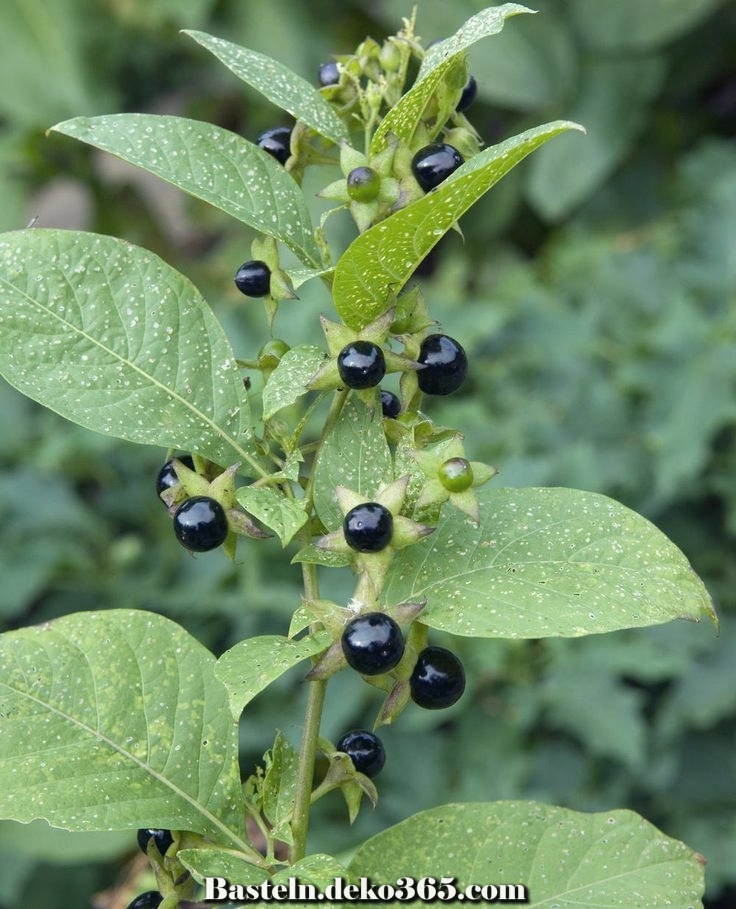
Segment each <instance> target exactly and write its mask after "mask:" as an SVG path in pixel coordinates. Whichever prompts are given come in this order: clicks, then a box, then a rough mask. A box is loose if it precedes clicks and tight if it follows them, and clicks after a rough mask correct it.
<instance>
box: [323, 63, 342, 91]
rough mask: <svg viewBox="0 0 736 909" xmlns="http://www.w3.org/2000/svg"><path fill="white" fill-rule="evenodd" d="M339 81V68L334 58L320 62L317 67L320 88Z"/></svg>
mask: <svg viewBox="0 0 736 909" xmlns="http://www.w3.org/2000/svg"><path fill="white" fill-rule="evenodd" d="M339 81H340V70H339V69H338V66H337V63H335V61H334V60H328V61H327V63H322V64H321V66H320V68H319V84H320V85H321V86H322V88H326V87H327V86H328V85H337V83H338V82H339Z"/></svg>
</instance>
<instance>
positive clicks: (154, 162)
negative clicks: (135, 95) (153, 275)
mask: <svg viewBox="0 0 736 909" xmlns="http://www.w3.org/2000/svg"><path fill="white" fill-rule="evenodd" d="M52 129H53V131H55V132H57V133H63V134H64V135H66V136H71V137H72V138H74V139H79V140H80V141H81V142H86V143H87V144H88V145H93V146H94V147H95V148H99V149H102V151H106V152H110V154H113V155H116V156H117V157H118V158H122V160H123V161H127V162H128V163H129V164H134V165H135V166H136V167H140V168H142V169H143V170H147V171H148V172H149V173H152V174H155V175H156V176H157V177H160V178H161V179H162V180H166V182H167V183H172V184H173V185H174V186H178V187H179V189H181V190H183V191H184V192H186V193H189V195H191V196H194V197H195V198H197V199H203V200H204V201H205V202H208V203H209V204H210V205H214V206H215V207H216V208H219V209H220V210H221V211H224V212H226V213H227V214H228V215H231V216H232V217H233V218H237V219H238V221H242V222H243V223H244V224H249V225H250V226H251V227H254V228H255V229H256V230H258V231H260V232H261V233H264V234H266V235H267V236H269V237H274V238H275V239H276V240H281V242H282V243H284V244H285V245H286V246H288V247H289V248H290V249H291V250H292V251H293V252H294V253H295V254H296V255H297V256H298V257H299V259H300V260H301V261H302V262H303V263H304V264H305V265H307V266H309V267H317V268H319V267H320V266H321V261H322V260H321V255H320V251H319V248H318V246H317V243H316V241H315V239H314V233H313V227H312V220H311V217H310V214H309V210H308V208H307V205H306V202H305V201H304V195H303V194H302V191H301V190H300V188H299V186H298V185H297V183H296V181H295V180H294V178H293V177H292V176H291V175H290V174H288V173H287V172H286V171H285V170H284V168H283V167H282V166H281V164H279V163H278V161H276V160H275V159H274V158H273V157H271V155H269V154H267V153H266V152H264V151H263V149H260V148H258V146H256V145H254V144H253V143H252V142H248V141H247V140H246V139H243V138H242V136H238V135H237V134H236V133H232V132H230V131H229V130H226V129H222V127H220V126H215V125H213V124H212V123H203V122H201V121H199V120H189V119H187V118H185V117H172V116H166V115H161V114H110V115H106V116H102V117H75V118H74V119H73V120H65V121H64V122H63V123H57V124H56V126H54V127H52Z"/></svg>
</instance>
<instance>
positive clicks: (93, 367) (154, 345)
mask: <svg viewBox="0 0 736 909" xmlns="http://www.w3.org/2000/svg"><path fill="white" fill-rule="evenodd" d="M0 373H1V374H2V375H3V376H4V377H5V378H6V379H7V381H8V382H10V384H11V385H13V386H15V388H17V389H18V390H19V391H21V392H23V394H25V395H27V396H28V397H29V398H33V400H34V401H38V402H39V403H41V404H43V405H44V406H46V407H48V408H50V409H51V410H54V411H56V412H57V413H59V414H61V415H62V416H64V417H66V418H67V419H68V420H72V421H73V422H75V423H79V424H80V425H82V426H85V427H87V428H88V429H93V430H95V431H96V432H101V433H104V434H106V435H112V436H117V437H118V438H121V439H127V440H128V441H131V442H140V443H144V444H148V445H158V446H161V447H164V448H178V449H182V450H184V451H196V452H198V453H199V454H201V455H204V456H206V457H208V458H211V459H212V460H214V461H216V462H218V463H220V464H231V463H234V462H235V461H239V460H245V461H248V462H249V463H250V464H254V458H253V455H252V454H251V453H250V450H252V449H250V450H249V446H250V443H249V442H248V441H247V439H246V438H245V435H246V432H247V431H248V428H249V425H250V411H249V407H248V401H247V397H246V395H245V391H244V389H243V383H242V379H241V376H240V372H239V370H238V368H237V365H236V363H235V358H234V356H233V352H232V349H231V348H230V344H229V342H228V340H227V338H226V336H225V333H224V331H223V330H222V327H221V326H220V323H219V322H218V321H217V319H216V318H215V316H214V315H213V313H212V311H211V310H210V309H209V307H208V306H207V304H206V303H205V301H204V300H203V299H202V297H201V296H200V294H199V292H198V291H197V289H196V288H195V287H194V285H193V284H191V282H190V281H189V280H188V279H187V278H185V277H184V276H183V275H181V274H179V272H177V271H175V270H174V269H173V268H171V267H170V266H169V265H167V264H166V263H165V262H163V261H162V260H161V259H159V258H158V256H156V255H154V254H153V253H150V252H148V251H147V250H144V249H140V248H138V247H135V246H133V245H132V244H130V243H126V242H125V241H123V240H117V239H115V238H113V237H104V236H100V235H97V234H88V233H82V232H78V231H65V230H39V229H33V230H26V231H18V232H16V233H9V234H4V235H2V236H0ZM257 469H258V472H259V473H263V471H262V470H261V469H260V468H257Z"/></svg>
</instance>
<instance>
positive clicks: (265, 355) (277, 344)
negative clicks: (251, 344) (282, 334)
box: [258, 338, 290, 369]
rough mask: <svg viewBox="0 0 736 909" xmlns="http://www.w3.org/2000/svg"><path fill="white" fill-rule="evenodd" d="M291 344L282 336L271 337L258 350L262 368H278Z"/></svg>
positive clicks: (259, 363) (259, 362)
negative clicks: (282, 338)
mask: <svg viewBox="0 0 736 909" xmlns="http://www.w3.org/2000/svg"><path fill="white" fill-rule="evenodd" d="M289 349H290V348H289V345H288V344H287V343H286V341H282V340H281V338H270V339H269V340H268V341H266V343H265V344H264V345H263V347H262V348H261V349H260V350H259V351H258V365H259V366H260V368H261V369H276V367H277V366H278V365H279V363H280V362H281V358H282V357H283V355H284V354H285V353H286V352H287V350H289Z"/></svg>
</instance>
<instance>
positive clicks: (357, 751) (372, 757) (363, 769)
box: [335, 729, 386, 779]
mask: <svg viewBox="0 0 736 909" xmlns="http://www.w3.org/2000/svg"><path fill="white" fill-rule="evenodd" d="M335 747H336V748H337V750H338V751H343V752H344V753H345V754H347V756H348V757H349V758H350V760H351V761H352V762H353V766H354V767H355V769H356V770H357V771H358V773H364V774H365V775H366V776H367V777H369V778H370V779H373V777H374V776H377V775H378V774H379V773H380V772H381V770H382V769H383V765H384V764H385V763H386V752H385V751H384V749H383V742H382V741H381V740H380V739H379V738H378V736H377V735H373V733H372V732H367V731H366V730H365V729H353V731H352V732H346V733H345V735H344V736H343V737H342V738H341V739H340V741H339V742H338V743H337V745H336V746H335Z"/></svg>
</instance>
